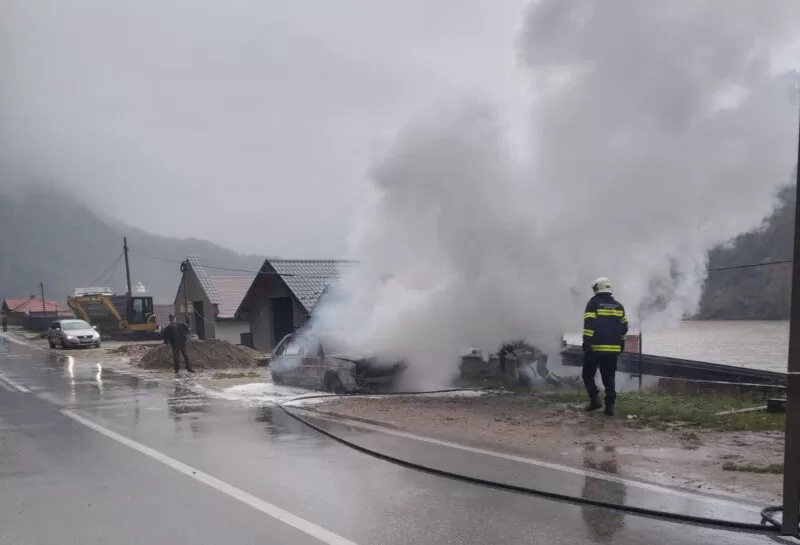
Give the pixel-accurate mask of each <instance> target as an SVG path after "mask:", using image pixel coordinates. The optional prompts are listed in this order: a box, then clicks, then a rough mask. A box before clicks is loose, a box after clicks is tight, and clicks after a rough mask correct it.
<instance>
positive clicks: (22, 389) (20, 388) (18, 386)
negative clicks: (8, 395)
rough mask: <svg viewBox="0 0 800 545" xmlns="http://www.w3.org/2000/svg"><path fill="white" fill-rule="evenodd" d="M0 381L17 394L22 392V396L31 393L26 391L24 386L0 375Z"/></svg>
mask: <svg viewBox="0 0 800 545" xmlns="http://www.w3.org/2000/svg"><path fill="white" fill-rule="evenodd" d="M0 381H3V382H5V383H7V384H9V385H10V386H11V387H12V388H14V389H15V390H17V391H18V392H22V393H23V394H29V393H31V391H30V390H28V389H27V388H26V387H25V386H23V385H22V384H19V383H18V382H15V381H13V380H11V379H10V378H8V377H7V376H5V375H3V374H2V373H0Z"/></svg>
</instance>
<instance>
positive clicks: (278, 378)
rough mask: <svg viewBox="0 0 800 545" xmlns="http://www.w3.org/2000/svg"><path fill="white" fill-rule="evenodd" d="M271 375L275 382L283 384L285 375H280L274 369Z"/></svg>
mask: <svg viewBox="0 0 800 545" xmlns="http://www.w3.org/2000/svg"><path fill="white" fill-rule="evenodd" d="M271 375H272V383H273V384H283V375H279V374H278V373H276V372H274V371H273V372H272V373H271Z"/></svg>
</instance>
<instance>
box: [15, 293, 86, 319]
mask: <svg viewBox="0 0 800 545" xmlns="http://www.w3.org/2000/svg"><path fill="white" fill-rule="evenodd" d="M0 313H2V314H3V315H4V316H5V317H6V318H7V319H8V323H9V325H18V326H25V327H27V326H28V325H29V323H30V320H31V317H32V316H33V317H40V318H69V317H72V316H74V314H73V312H72V311H71V310H70V309H69V308H67V307H66V306H64V305H62V304H61V303H59V302H58V301H53V300H50V299H45V300H44V303H42V300H41V299H39V298H38V297H36V296H34V295H31V296H30V297H9V298H7V299H4V300H3V305H2V307H0Z"/></svg>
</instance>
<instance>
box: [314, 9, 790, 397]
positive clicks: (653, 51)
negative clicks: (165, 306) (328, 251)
mask: <svg viewBox="0 0 800 545" xmlns="http://www.w3.org/2000/svg"><path fill="white" fill-rule="evenodd" d="M798 21H800V3H798V2H796V1H795V0H771V1H770V2H767V3H755V2H752V1H744V0H742V1H737V0H726V1H724V2H723V1H701V0H672V1H670V2H655V3H654V2H641V1H639V0H613V1H612V0H604V1H603V2H597V1H596V0H543V1H540V2H537V3H536V4H533V5H532V7H531V8H530V9H529V10H528V11H527V12H526V14H525V18H524V24H523V28H522V31H521V34H520V40H519V44H520V58H521V62H522V64H523V66H524V68H525V69H526V70H527V72H528V73H529V74H530V78H531V82H532V84H533V85H532V87H533V88H534V89H536V91H537V92H536V94H535V96H534V97H533V98H532V104H533V111H534V115H533V118H532V119H531V120H530V122H531V131H530V133H531V142H530V144H529V147H530V161H529V162H526V163H525V164H522V163H520V162H519V161H518V160H515V159H514V156H513V154H512V153H511V147H510V145H509V142H508V130H507V127H505V126H504V125H503V123H502V122H501V121H500V119H502V117H503V116H502V107H503V106H502V105H487V104H482V103H479V102H474V101H460V102H458V103H457V104H455V105H451V106H448V107H438V108H433V109H432V110H431V111H430V112H428V113H427V114H426V115H423V116H422V117H421V118H420V119H418V120H416V121H414V122H412V123H411V124H409V126H407V127H406V128H404V129H403V130H402V131H401V132H400V133H399V135H398V136H397V138H396V141H395V143H394V146H393V147H392V148H391V149H390V151H389V152H388V153H387V154H386V155H385V157H383V158H382V159H381V160H380V161H379V162H377V164H376V166H375V167H374V170H373V176H372V178H373V180H374V185H375V188H376V189H377V194H378V198H377V201H376V204H375V206H374V208H373V209H372V210H371V212H370V215H369V217H368V218H366V220H365V221H364V223H363V224H362V225H360V226H359V230H358V233H357V236H356V237H355V238H354V250H355V254H356V258H357V259H358V260H359V262H360V266H359V267H358V268H357V269H356V271H355V272H354V273H353V274H352V275H350V276H349V277H348V278H346V279H345V280H344V281H343V282H342V284H341V285H340V286H339V289H340V293H339V297H337V298H335V300H333V301H331V302H329V303H328V304H327V305H326V307H325V308H324V311H323V312H320V313H319V315H318V316H317V319H316V320H315V322H314V327H316V328H318V329H319V330H320V331H322V330H325V332H326V334H329V335H333V336H334V337H336V338H338V341H340V342H342V343H344V344H346V345H347V346H348V348H350V349H351V350H354V351H358V352H361V353H367V354H375V355H378V356H381V357H383V358H387V359H405V360H406V361H408V362H409V364H410V366H411V371H412V374H411V376H412V378H413V379H415V381H414V384H413V386H415V387H433V386H440V385H442V384H443V383H445V382H446V381H447V380H448V379H449V378H450V377H451V376H452V375H453V374H454V373H455V372H456V370H457V364H458V361H459V359H460V355H461V353H462V351H463V349H465V348H466V347H477V348H480V349H483V350H487V351H494V350H496V349H498V348H499V347H500V345H501V344H502V343H504V342H507V341H511V340H516V339H525V340H528V341H530V342H532V343H534V344H537V345H539V346H540V347H542V348H544V349H545V350H550V351H552V350H554V349H556V348H557V344H556V343H557V342H558V339H559V337H560V335H561V334H562V333H565V332H573V331H578V330H580V327H581V316H582V307H583V305H584V304H585V301H586V299H587V298H588V297H589V295H590V293H589V285H590V283H591V281H592V280H593V279H594V278H595V277H597V276H609V277H610V278H611V279H612V281H614V283H615V285H616V288H617V289H616V294H617V296H618V298H619V299H620V300H621V301H622V302H623V303H624V304H625V305H626V307H627V308H628V313H629V315H630V317H631V320H632V322H634V324H635V322H636V321H637V320H638V318H639V315H640V313H641V312H642V311H640V309H642V308H643V307H648V308H649V310H648V308H645V309H644V311H643V312H645V313H646V312H651V313H654V316H653V317H652V319H653V320H655V319H658V318H661V319H667V320H676V319H679V318H680V317H681V316H683V315H685V314H686V313H690V312H693V311H694V310H695V308H696V305H697V303H698V301H699V297H700V292H701V287H702V283H703V280H704V277H705V267H706V254H707V251H708V250H709V249H710V248H712V247H713V246H715V245H716V244H718V243H720V242H723V241H725V240H727V239H729V238H730V237H732V236H735V235H737V234H739V233H741V232H742V231H744V230H747V229H749V228H751V227H753V226H754V225H756V224H757V223H758V222H759V221H760V220H761V219H762V218H763V217H764V215H765V214H767V213H768V212H769V210H770V206H771V204H772V197H773V192H774V190H775V188H776V187H777V186H778V185H779V184H781V183H785V182H786V181H787V180H788V178H789V176H790V174H791V171H792V167H793V164H794V160H795V158H794V150H796V145H797V141H796V126H797V117H796V110H795V108H796V105H794V104H792V102H791V92H790V91H791V90H790V87H789V84H788V83H787V79H786V78H785V77H784V78H781V77H778V76H776V74H775V71H774V70H773V67H772V62H773V54H774V53H775V52H776V51H778V50H779V49H780V48H781V47H782V46H783V45H785V44H787V43H789V42H790V41H791V39H792V38H793V33H794V32H796V30H797V28H796V23H797V22H798ZM654 300H657V302H658V305H655V306H654V305H652V304H651V303H652V302H653V301H654Z"/></svg>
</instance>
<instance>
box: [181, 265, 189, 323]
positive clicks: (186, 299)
mask: <svg viewBox="0 0 800 545" xmlns="http://www.w3.org/2000/svg"><path fill="white" fill-rule="evenodd" d="M188 269H189V262H188V260H186V261H183V262H182V263H181V274H182V275H183V278H182V279H181V285H182V286H183V321H184V322H185V323H186V325H189V297H188V294H187V293H186V271H187V270H188Z"/></svg>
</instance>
